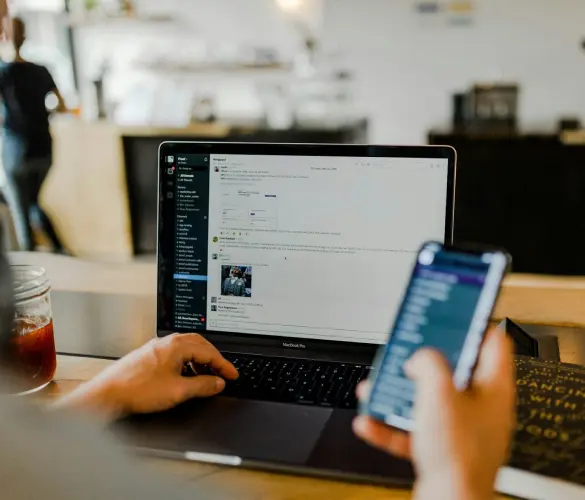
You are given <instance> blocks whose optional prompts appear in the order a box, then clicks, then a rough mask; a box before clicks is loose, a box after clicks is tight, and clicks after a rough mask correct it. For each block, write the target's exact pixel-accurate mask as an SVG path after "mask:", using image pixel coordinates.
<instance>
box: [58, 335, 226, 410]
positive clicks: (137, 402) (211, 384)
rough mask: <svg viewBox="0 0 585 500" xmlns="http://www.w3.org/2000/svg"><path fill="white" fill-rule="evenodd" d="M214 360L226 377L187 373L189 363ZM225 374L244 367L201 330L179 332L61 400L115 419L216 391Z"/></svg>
mask: <svg viewBox="0 0 585 500" xmlns="http://www.w3.org/2000/svg"><path fill="white" fill-rule="evenodd" d="M189 361H193V362H194V363H196V364H200V365H209V366H210V367H211V368H213V370H214V371H215V372H216V373H218V374H219V375H221V377H223V378H220V377H215V376H209V375H200V376H197V377H183V376H182V375H181V372H182V369H183V366H184V365H185V363H187V362H189ZM224 378H225V379H228V380H233V379H236V378H238V372H237V370H236V369H235V368H234V366H233V365H232V364H231V363H230V362H229V361H227V360H226V359H225V358H224V357H223V356H222V355H221V354H220V352H219V351H218V350H217V349H216V348H215V347H214V346H213V345H212V344H210V343H209V342H208V341H207V340H205V339H204V338H203V337H201V336H200V335H195V334H188V335H187V334H174V335H170V336H168V337H165V338H161V339H154V340H152V341H150V342H149V343H147V344H145V345H144V346H142V347H141V348H139V349H137V350H136V351H134V352H132V353H130V354H128V355H127V356H126V357H124V358H122V359H121V360H119V361H117V362H116V363H114V364H113V365H112V366H110V367H109V368H107V369H106V370H104V371H103V372H102V373H100V374H99V375H98V376H97V377H95V378H94V379H93V380H91V381H90V382H87V383H86V384H83V385H81V386H79V387H78V388H77V389H76V390H75V391H74V392H73V393H71V394H70V395H68V396H66V397H64V398H62V399H61V400H59V401H58V402H57V404H56V405H55V406H56V407H59V408H64V407H67V408H75V409H80V410H88V411H91V412H93V413H94V414H95V413H96V412H97V413H98V414H100V415H101V416H102V417H103V418H105V419H108V420H113V419H116V418H119V417H121V416H123V415H126V414H131V413H152V412H157V411H163V410H166V409H169V408H172V407H174V406H176V405H178V404H180V403H182V402H184V401H186V400H188V399H191V398H198V397H199V398H201V397H209V396H214V395H216V394H218V393H220V392H221V391H222V390H223V389H224V387H225V381H224Z"/></svg>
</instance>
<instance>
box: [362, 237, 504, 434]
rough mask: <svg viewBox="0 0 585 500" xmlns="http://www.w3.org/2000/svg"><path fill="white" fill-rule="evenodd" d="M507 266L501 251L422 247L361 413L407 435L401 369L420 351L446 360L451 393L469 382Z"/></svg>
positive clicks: (407, 390)
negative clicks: (435, 353) (436, 352)
mask: <svg viewBox="0 0 585 500" xmlns="http://www.w3.org/2000/svg"><path fill="white" fill-rule="evenodd" d="M507 267H508V257H507V255H506V254H505V253H503V252H499V251H469V250H463V249H457V248H451V247H449V248H446V247H444V246H443V245H441V244H439V243H426V244H425V245H424V246H423V248H422V249H421V251H420V252H419V254H418V256H417V261H416V264H415V267H414V270H413V273H412V276H411V280H410V283H409V285H408V287H407V289H406V292H405V296H404V299H403V302H402V305H401V307H400V309H399V311H398V314H397V317H396V320H395V323H394V326H393V328H392V331H391V334H390V338H389V340H388V343H387V345H386V346H385V347H384V348H383V349H382V350H381V351H380V352H379V354H378V358H377V359H376V362H375V363H374V371H373V373H374V380H373V385H372V390H371V392H370V396H369V401H368V402H367V403H366V404H365V407H364V408H363V413H366V414H368V415H370V416H372V417H374V418H377V419H379V420H382V421H384V422H386V423H387V424H389V425H392V426H394V427H398V428H400V429H404V430H411V427H412V408H413V400H414V384H413V382H412V381H410V380H409V379H408V377H407V376H406V374H405V373H404V370H403V366H404V363H405V362H406V361H407V360H408V359H409V358H410V357H411V356H412V355H413V354H414V353H415V351H417V350H418V349H419V348H421V347H431V348H434V349H437V350H439V351H440V352H441V353H442V354H443V355H444V356H445V357H446V359H447V360H448V362H449V364H450V365H451V368H452V370H453V378H454V382H455V385H456V387H457V388H459V389H463V388H464V387H465V386H466V385H467V384H468V383H469V380H470V378H471V376H472V372H473V369H474V367H475V364H476V362H477V358H478V354H479V350H480V347H481V344H482V341H483V337H484V335H485V331H486V328H487V325H488V321H489V318H490V316H491V314H492V310H493V307H494V304H495V301H496V298H497V295H498V292H499V288H500V284H501V281H502V278H503V276H504V274H505V272H506V269H507Z"/></svg>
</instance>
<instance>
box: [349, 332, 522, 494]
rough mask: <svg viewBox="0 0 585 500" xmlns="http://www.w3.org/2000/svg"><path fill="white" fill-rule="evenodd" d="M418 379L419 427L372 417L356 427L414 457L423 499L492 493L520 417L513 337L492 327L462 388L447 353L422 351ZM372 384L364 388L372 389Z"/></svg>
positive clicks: (414, 362)
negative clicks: (399, 426)
mask: <svg viewBox="0 0 585 500" xmlns="http://www.w3.org/2000/svg"><path fill="white" fill-rule="evenodd" d="M406 371H407V373H408V375H409V377H411V378H412V379H413V380H414V381H415V382H416V402H415V408H414V420H415V427H416V430H415V431H414V432H413V433H412V434H411V435H407V434H404V433H402V432H398V431H396V430H393V429H391V428H390V427H387V426H385V425H383V424H381V423H378V422H376V421H374V420H372V419H370V418H367V417H358V418H357V419H356V420H355V422H354V430H355V432H356V434H357V435H358V436H360V437H361V438H362V439H364V440H365V441H366V442H368V443H369V444H371V445H373V446H376V447H378V448H380V449H382V450H383V451H386V452H388V453H391V454H394V455H398V456H400V457H403V458H409V459H412V461H413V463H414V466H415V468H416V471H417V487H416V492H417V495H416V497H417V498H449V499H453V500H457V499H460V498H466V499H467V498H473V499H481V500H483V499H484V498H485V499H488V498H489V499H491V498H493V491H494V482H495V478H496V474H497V471H498V469H499V468H500V467H501V466H502V465H504V463H505V461H506V458H507V454H508V451H509V450H508V448H509V445H510V441H511V438H512V434H513V429H514V421H515V385H514V360H513V356H512V346H511V342H510V341H509V339H508V338H507V337H506V336H505V335H503V334H501V333H500V332H498V331H492V332H490V333H489V334H488V337H487V339H486V343H485V346H484V347H483V349H482V352H481V355H480V360H479V364H478V367H477V370H476V372H475V375H474V378H473V382H472V388H471V389H469V390H468V391H465V392H458V391H456V389H455V387H454V385H453V382H452V373H451V370H450V368H449V366H448V365H447V362H446V360H445V359H444V358H443V357H442V356H441V355H440V354H438V353H436V352H433V351H430V350H421V351H419V352H418V353H417V354H415V356H413V358H412V359H411V360H410V361H409V362H408V363H407V366H406ZM367 390H368V386H367V383H365V384H362V385H361V386H360V387H359V388H358V395H359V396H360V397H363V396H364V394H365V393H366V392H367Z"/></svg>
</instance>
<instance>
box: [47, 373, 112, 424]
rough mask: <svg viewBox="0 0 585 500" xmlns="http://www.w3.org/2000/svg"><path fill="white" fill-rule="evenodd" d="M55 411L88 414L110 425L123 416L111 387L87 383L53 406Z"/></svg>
mask: <svg viewBox="0 0 585 500" xmlns="http://www.w3.org/2000/svg"><path fill="white" fill-rule="evenodd" d="M51 408H52V409H54V410H71V411H76V412H81V413H87V414H89V415H91V416H93V417H97V418H98V419H100V420H102V421H104V422H106V423H108V422H112V421H114V420H116V419H118V418H120V417H122V416H123V411H122V409H121V404H120V403H119V402H118V398H117V396H116V394H115V391H113V390H112V389H111V388H110V387H109V386H107V385H105V384H103V385H100V384H99V383H95V382H94V381H92V382H87V383H85V384H82V385H80V386H79V387H78V388H77V389H75V390H74V391H73V392H71V393H69V394H66V395H65V396H63V397H61V398H59V399H58V400H57V401H56V402H55V403H53V404H52V405H51Z"/></svg>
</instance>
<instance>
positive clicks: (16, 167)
mask: <svg viewBox="0 0 585 500" xmlns="http://www.w3.org/2000/svg"><path fill="white" fill-rule="evenodd" d="M2 22H3V30H2V31H3V36H4V38H5V39H8V40H9V41H10V42H11V44H12V45H13V48H14V56H13V60H12V62H6V61H5V62H2V63H0V98H1V99H2V108H3V118H4V120H3V124H2V163H3V167H4V171H5V173H6V177H7V183H6V189H5V190H4V191H5V193H4V196H5V198H6V199H7V201H8V203H9V204H10V205H11V209H12V210H13V213H14V217H15V223H16V226H17V233H18V236H19V241H20V247H21V250H34V247H35V244H34V236H33V225H32V224H34V227H35V229H39V230H42V231H44V232H45V234H46V235H47V236H48V237H49V239H50V240H51V243H52V244H53V246H54V249H55V251H57V252H62V251H63V246H62V244H61V242H60V240H59V238H58V236H57V234H56V232H55V230H54V228H53V226H52V224H51V222H50V221H49V219H48V217H47V215H46V214H45V213H44V212H43V211H42V209H41V208H40V206H39V194H40V192H41V188H42V186H43V182H44V181H45V178H46V177H47V175H48V173H49V170H50V168H51V164H52V161H53V158H52V156H53V155H52V145H53V141H52V138H51V133H50V129H49V111H48V110H47V106H46V102H47V98H48V97H50V96H51V95H53V96H54V97H55V100H56V102H57V107H56V111H64V110H65V103H64V101H63V98H62V97H61V94H60V93H59V91H58V89H57V86H56V85H55V82H54V80H53V78H52V76H51V74H50V73H49V71H48V70H47V68H45V67H44V66H40V65H37V64H33V63H31V62H27V61H25V60H24V59H23V58H22V56H21V48H22V46H23V44H24V42H25V39H26V26H25V24H24V22H23V21H22V19H20V18H17V17H15V18H12V19H10V18H8V17H4V18H3V21H2Z"/></svg>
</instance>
